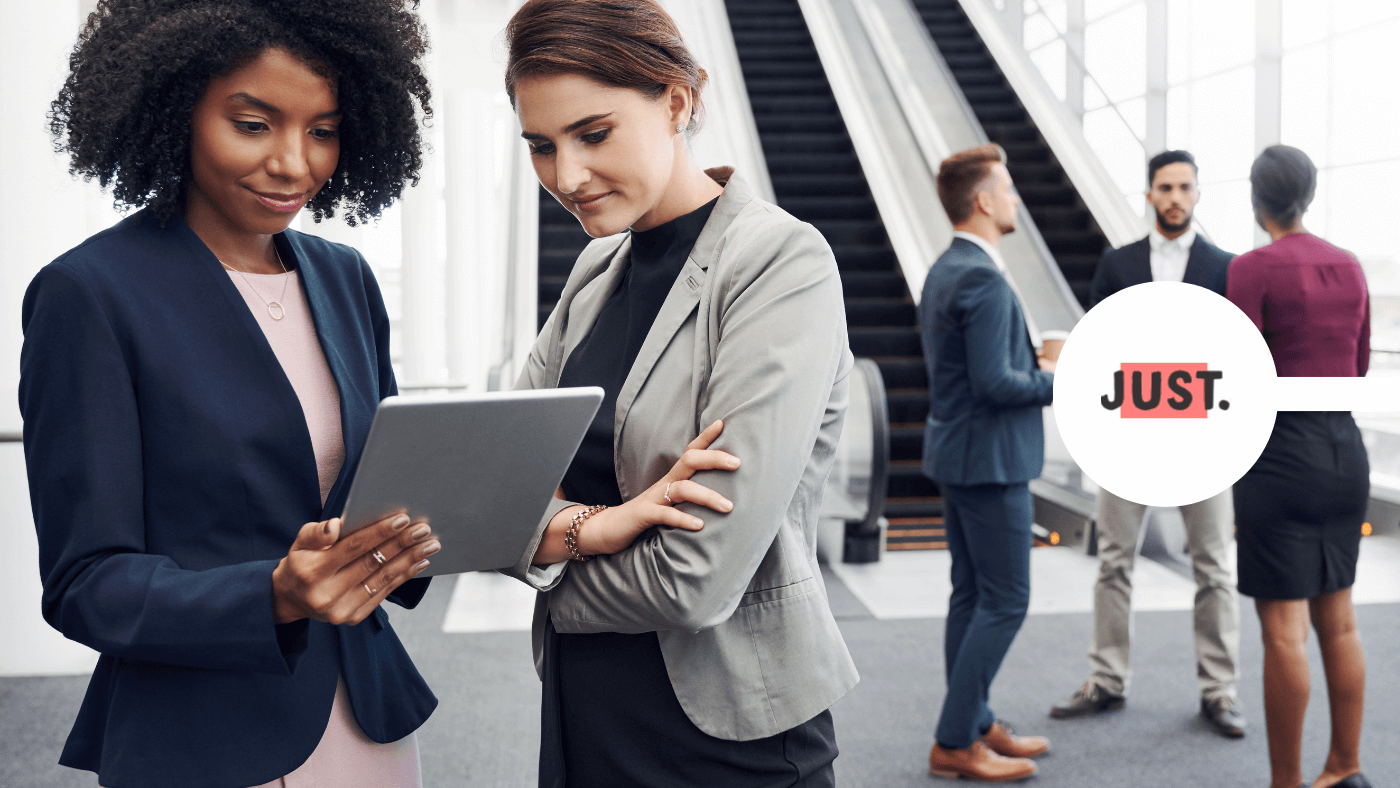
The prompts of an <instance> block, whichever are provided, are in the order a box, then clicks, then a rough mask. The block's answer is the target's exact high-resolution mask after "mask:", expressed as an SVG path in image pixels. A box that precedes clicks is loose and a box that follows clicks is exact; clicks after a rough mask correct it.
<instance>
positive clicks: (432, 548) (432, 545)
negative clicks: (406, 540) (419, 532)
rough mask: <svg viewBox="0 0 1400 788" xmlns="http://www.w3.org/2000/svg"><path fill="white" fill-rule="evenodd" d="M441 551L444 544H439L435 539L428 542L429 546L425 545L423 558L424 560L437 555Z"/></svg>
mask: <svg viewBox="0 0 1400 788" xmlns="http://www.w3.org/2000/svg"><path fill="white" fill-rule="evenodd" d="M441 549H442V542H439V541H437V540H436V539H434V540H433V541H431V542H428V543H427V544H425V545H423V557H424V558H427V557H428V556H430V555H432V554H433V553H436V552H437V551H439V550H441Z"/></svg>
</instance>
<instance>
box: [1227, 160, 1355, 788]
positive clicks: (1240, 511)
mask: <svg viewBox="0 0 1400 788" xmlns="http://www.w3.org/2000/svg"><path fill="white" fill-rule="evenodd" d="M1249 180H1250V184H1251V186H1252V187H1253V199H1254V216H1255V220H1256V221H1258V223H1259V226H1260V227H1262V228H1264V230H1265V232H1267V233H1268V234H1269V237H1270V238H1271V239H1272V240H1273V243H1271V244H1269V245H1268V246H1265V247H1262V248H1259V249H1255V250H1254V251H1252V252H1248V253H1246V254H1242V255H1240V256H1239V257H1236V258H1235V260H1234V262H1232V263H1231V264H1230V273H1229V283H1228V287H1227V292H1228V294H1229V298H1230V300H1231V301H1232V302H1234V304H1235V305H1236V306H1238V307H1239V308H1240V309H1241V310H1243V311H1244V313H1245V314H1246V315H1248V316H1249V317H1250V319H1252V320H1253V321H1254V324H1255V325H1256V326H1258V327H1259V331H1260V332H1261V333H1263V335H1264V339H1265V341H1266V342H1268V344H1269V350H1270V351H1271V352H1272V353H1273V357H1274V366H1275V368H1276V369H1277V371H1278V374H1279V375H1281V376H1288V377H1294V376H1308V377H1360V376H1363V375H1365V374H1366V369H1367V367H1368V366H1369V364H1370V356H1371V342H1370V339H1371V309H1370V298H1369V296H1368V295H1367V291H1366V277H1365V275H1364V274H1363V273H1362V271H1361V265H1360V264H1359V263H1358V262H1357V261H1356V258H1355V257H1353V256H1352V255H1351V254H1350V253H1348V252H1346V251H1343V250H1341V249H1338V248H1337V247H1335V246H1333V245H1331V244H1329V243H1327V242H1326V241H1324V240H1322V239H1321V238H1318V237H1317V236H1315V235H1312V234H1310V233H1309V232H1308V231H1307V230H1305V229H1304V228H1303V223H1302V218H1303V213H1304V212H1305V211H1307V209H1308V205H1309V203H1311V202H1312V198H1313V194H1314V193H1315V192H1316V190H1317V168H1316V167H1314V166H1313V163H1312V161H1311V160H1310V159H1309V158H1308V157H1307V154H1305V153H1303V152H1302V151H1300V150H1298V149H1297V148H1291V147H1288V146H1287V145H1274V146H1272V147H1269V148H1266V149H1265V150H1264V152H1263V153H1262V154H1260V155H1259V158H1258V159H1256V160H1255V161H1254V166H1253V167H1252V168H1251V169H1250V173H1249ZM1369 495H1370V465H1369V462H1368V460H1367V457H1366V447H1365V446H1364V445H1363V444H1362V442H1361V433H1360V431H1359V430H1358V429H1357V428H1356V422H1355V421H1353V420H1352V417H1351V414H1350V413H1346V412H1341V413H1329V412H1287V411H1285V412H1280V413H1279V414H1278V418H1277V420H1276V421H1275V422H1274V431H1273V435H1271V436H1270V438H1269V443H1268V445H1267V446H1265V448H1264V453H1263V454H1262V455H1260V457H1259V460H1258V462H1256V463H1255V464H1254V467H1253V468H1251V469H1250V471H1249V472H1248V473H1246V474H1245V476H1244V478H1242V479H1240V480H1239V481H1238V482H1236V483H1235V487H1234V496H1235V521H1236V525H1237V526H1238V533H1237V536H1236V539H1237V541H1238V543H1239V588H1240V593H1241V594H1245V595H1247V596H1252V597H1254V604H1255V608H1256V609H1257V611H1258V613H1259V623H1260V625H1261V627H1262V629H1263V637H1264V716H1265V720H1266V724H1267V729H1268V737H1269V761H1270V766H1271V767H1272V772H1273V781H1272V783H1271V786H1272V788H1297V787H1298V786H1299V784H1300V783H1302V782H1303V774H1302V746H1303V715H1304V713H1305V712H1306V711H1307V707H1308V694H1309V683H1310V682H1309V677H1308V655H1307V639H1308V628H1309V622H1310V621H1311V625H1312V628H1313V629H1315V630H1317V639H1318V645H1319V647H1320V648H1321V651H1322V662H1323V665H1324V667H1325V668H1326V673H1327V697H1328V701H1329V703H1330V705H1331V708H1332V739H1331V749H1330V750H1329V752H1328V754H1327V763H1326V765H1325V766H1324V767H1323V770H1322V774H1321V775H1319V776H1318V777H1317V779H1315V780H1313V782H1312V783H1311V785H1312V786H1313V788H1333V786H1340V787H1341V788H1369V786H1370V783H1368V782H1367V781H1366V778H1365V777H1363V776H1362V775H1361V766H1360V763H1359V760H1358V757H1359V756H1358V748H1359V744H1360V739H1361V711H1362V706H1363V703H1364V699H1365V687H1366V661H1365V657H1364V656H1363V654H1362V652H1361V640H1360V638H1359V637H1358V636H1357V633H1356V614H1355V612H1354V611H1353V609H1352V602H1351V586H1352V583H1353V582H1354V581H1355V580H1356V558H1357V553H1358V551H1359V550H1360V544H1361V524H1362V520H1363V519H1365V516H1366V507H1367V503H1368V498H1369Z"/></svg>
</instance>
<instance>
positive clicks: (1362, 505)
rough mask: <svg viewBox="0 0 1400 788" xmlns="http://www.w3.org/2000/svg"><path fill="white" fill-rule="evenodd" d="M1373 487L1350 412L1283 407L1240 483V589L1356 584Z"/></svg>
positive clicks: (1268, 594)
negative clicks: (1256, 460)
mask: <svg viewBox="0 0 1400 788" xmlns="http://www.w3.org/2000/svg"><path fill="white" fill-rule="evenodd" d="M1370 491H1371V468H1370V462H1369V461H1368V459H1367V457H1366V447H1365V446H1364V445H1363V444H1362V442H1361V431H1360V430H1358V429H1357V428H1356V422H1355V421H1354V420H1352V417H1351V414H1350V413H1346V412H1321V411H1306V412H1290V411H1284V412H1280V413H1279V414H1278V419H1277V420H1276V421H1275V422H1274V431H1273V434H1272V435H1271V436H1270V437H1269V443H1268V445H1267V446H1265V447H1264V453H1263V454H1262V455H1260V457H1259V461H1258V462H1256V463H1255V464H1254V467H1253V468H1251V469H1250V470H1249V472H1248V473H1246V474H1245V475H1244V478H1242V479H1240V480H1239V481H1238V482H1236V483H1235V488H1234V499H1235V524H1236V526H1237V532H1236V541H1237V542H1238V546H1239V589H1240V593H1241V594H1244V595H1246V596H1251V597H1254V598H1255V599H1312V598H1314V597H1317V596H1320V595H1322V594H1329V593H1332V592H1333V591H1337V590H1340V589H1343V588H1347V587H1349V586H1351V584H1352V583H1353V582H1355V581H1356V557H1357V554H1358V553H1359V551H1360V548H1361V523H1362V522H1363V521H1364V520H1365V518H1366V505H1367V502H1368V499H1369V497H1370Z"/></svg>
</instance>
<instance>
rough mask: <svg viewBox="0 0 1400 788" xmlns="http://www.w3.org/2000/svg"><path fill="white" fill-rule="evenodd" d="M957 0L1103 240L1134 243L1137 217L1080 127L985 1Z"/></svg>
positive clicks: (1140, 229)
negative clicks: (1096, 226) (1082, 202)
mask: <svg viewBox="0 0 1400 788" xmlns="http://www.w3.org/2000/svg"><path fill="white" fill-rule="evenodd" d="M958 1H959V3H960V4H961V5H962V8H963V11H964V12H965V13H966V14H967V18H968V20H969V21H971V22H972V26H973V28H975V29H976V30H977V35H978V36H980V37H981V39H982V43H983V44H985V45H986V46H987V51H988V52H990V53H991V55H992V58H993V59H994V60H996V62H997V65H998V66H999V67H1000V68H1001V71H1002V73H1003V74H1004V75H1005V76H1006V81H1007V82H1009V83H1010V84H1011V89H1012V90H1013V91H1015V92H1016V97H1017V98H1018V99H1020V101H1021V104H1022V105H1023V106H1024V107H1025V108H1026V111H1027V112H1028V113H1030V116H1031V119H1032V120H1033V121H1035V125H1036V127H1037V128H1038V129H1040V133H1041V135H1042V136H1044V137H1045V141H1046V142H1047V143H1048V144H1049V145H1050V149H1051V150H1052V151H1054V153H1055V158H1056V159H1057V160H1059V162H1060V166H1062V167H1064V170H1065V174H1067V175H1068V176H1069V179H1070V182H1071V183H1073V184H1074V188H1075V190H1076V191H1078V192H1079V196H1080V198H1081V199H1082V200H1084V204H1085V206H1087V207H1088V209H1089V213H1091V214H1092V215H1093V217H1094V221H1095V222H1097V223H1098V225H1099V228H1100V229H1101V230H1103V233H1104V236H1105V237H1107V238H1108V242H1109V243H1110V244H1112V245H1114V246H1123V245H1124V244H1129V243H1132V242H1134V241H1137V240H1139V239H1140V238H1141V237H1142V234H1143V219H1142V217H1140V216H1138V215H1137V214H1136V213H1134V212H1133V210H1132V208H1130V207H1129V206H1128V204H1127V202H1126V201H1125V200H1124V199H1123V193H1122V192H1121V191H1120V190H1119V188H1118V184H1117V183H1116V182H1115V181H1114V180H1113V176H1111V175H1110V174H1109V172H1108V170H1106V169H1105V168H1104V166H1103V162H1101V161H1100V160H1099V157H1098V156H1097V155H1095V154H1094V152H1093V150H1091V149H1090V148H1089V144H1088V142H1087V141H1086V140H1085V139H1084V134H1083V131H1082V129H1081V128H1080V126H1079V124H1078V123H1077V122H1076V121H1075V118H1074V117H1073V116H1072V115H1071V114H1070V112H1069V110H1068V109H1067V108H1066V107H1065V105H1064V103H1063V102H1061V101H1060V99H1059V98H1058V97H1057V96H1056V95H1055V92H1054V91H1053V90H1051V88H1050V85H1049V84H1047V83H1046V82H1045V78H1044V77H1043V76H1042V75H1041V73H1040V70H1039V69H1038V68H1036V67H1035V64H1034V63H1032V62H1031V60H1030V57H1029V56H1028V55H1027V54H1026V51H1025V48H1024V47H1022V46H1021V45H1020V44H1018V43H1017V42H1015V41H1012V40H1011V37H1010V36H1009V35H1007V33H1006V29H1005V28H1003V27H1002V26H1001V23H1000V22H998V21H997V19H996V16H995V13H994V12H993V10H992V9H991V8H990V7H989V6H988V5H987V3H986V2H985V0H958Z"/></svg>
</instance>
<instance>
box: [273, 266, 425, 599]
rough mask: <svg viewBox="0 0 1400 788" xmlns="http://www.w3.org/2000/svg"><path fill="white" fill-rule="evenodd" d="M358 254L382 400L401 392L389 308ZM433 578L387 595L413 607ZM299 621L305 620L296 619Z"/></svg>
mask: <svg viewBox="0 0 1400 788" xmlns="http://www.w3.org/2000/svg"><path fill="white" fill-rule="evenodd" d="M355 258H356V260H358V261H359V264H360V276H361V278H362V279H363V280H364V286H365V298H366V301H367V302H368V304H369V317H370V327H371V328H372V329H373V330H374V352H375V363H376V365H377V366H378V368H379V381H378V384H379V399H380V400H381V401H382V400H384V399H385V398H387V397H392V396H394V395H396V394H398V393H399V384H398V381H396V380H395V379H394V362H393V361H392V359H391V358H390V356H389V311H388V310H387V309H386V308H385V307H384V296H383V294H382V293H380V290H379V282H378V280H376V279H375V278H374V271H373V270H372V269H371V268H370V267H369V263H368V262H366V261H365V258H364V257H362V256H361V255H360V253H359V252H356V253H355ZM431 582H432V578H430V577H424V578H415V579H413V580H409V581H407V582H405V583H403V584H402V585H400V586H399V587H398V588H396V589H394V591H393V593H391V594H389V595H388V596H387V597H385V598H386V599H388V600H389V601H390V602H393V603H394V604H396V605H399V606H400V607H405V608H408V609H409V610H412V609H413V608H415V607H417V606H418V603H419V602H421V601H422V600H423V595H424V594H427V593H428V584H429V583H431ZM296 623H304V622H293V624H296ZM287 626H290V625H287Z"/></svg>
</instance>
